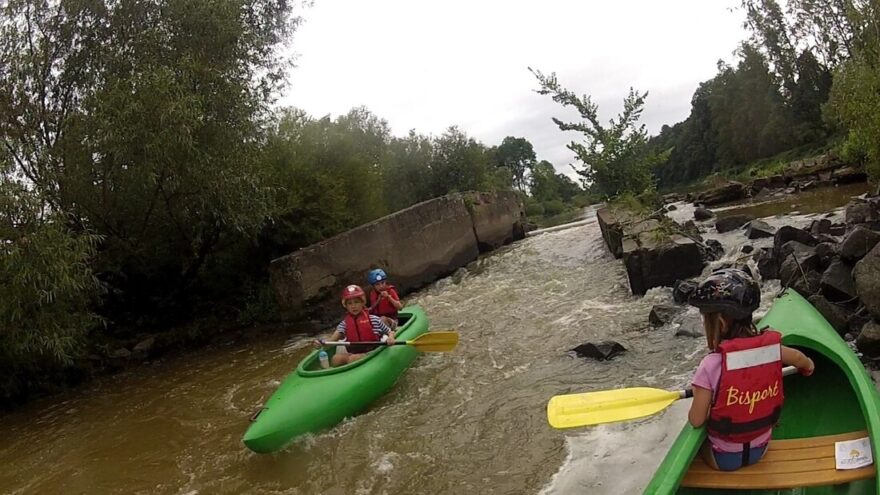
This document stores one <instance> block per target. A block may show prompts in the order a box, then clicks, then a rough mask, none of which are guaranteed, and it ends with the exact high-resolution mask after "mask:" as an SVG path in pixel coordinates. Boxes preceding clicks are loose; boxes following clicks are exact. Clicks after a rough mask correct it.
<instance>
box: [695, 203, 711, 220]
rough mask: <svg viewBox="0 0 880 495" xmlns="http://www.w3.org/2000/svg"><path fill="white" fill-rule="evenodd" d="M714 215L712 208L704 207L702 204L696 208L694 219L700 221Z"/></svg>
mask: <svg viewBox="0 0 880 495" xmlns="http://www.w3.org/2000/svg"><path fill="white" fill-rule="evenodd" d="M714 216H715V214H714V213H712V210H710V209H708V208H703V207H702V206H700V207H698V208H697V209H695V210H694V220H697V221H698V222H700V221H703V220H708V219H710V218H712V217H714Z"/></svg>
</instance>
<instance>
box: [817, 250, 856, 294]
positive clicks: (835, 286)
mask: <svg viewBox="0 0 880 495" xmlns="http://www.w3.org/2000/svg"><path fill="white" fill-rule="evenodd" d="M822 293H823V294H824V295H825V297H826V298H828V300H829V301H836V302H840V301H853V300H855V299H857V298H858V295H857V293H856V284H855V282H854V281H853V278H852V267H851V266H849V265H847V264H846V263H845V262H843V261H840V260H834V261H832V262H831V264H830V265H829V266H828V268H827V269H826V270H825V273H823V274H822Z"/></svg>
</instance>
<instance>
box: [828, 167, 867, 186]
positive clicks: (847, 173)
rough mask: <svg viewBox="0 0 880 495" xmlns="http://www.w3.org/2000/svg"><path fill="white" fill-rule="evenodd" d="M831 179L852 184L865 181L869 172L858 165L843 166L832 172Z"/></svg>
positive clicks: (838, 182)
mask: <svg viewBox="0 0 880 495" xmlns="http://www.w3.org/2000/svg"><path fill="white" fill-rule="evenodd" d="M831 179H832V180H833V181H834V182H835V183H836V184H852V183H853V182H865V181H866V180H868V174H867V173H866V172H865V170H864V169H862V168H858V167H842V168H839V169H837V170H835V171H834V172H833V173H832V174H831Z"/></svg>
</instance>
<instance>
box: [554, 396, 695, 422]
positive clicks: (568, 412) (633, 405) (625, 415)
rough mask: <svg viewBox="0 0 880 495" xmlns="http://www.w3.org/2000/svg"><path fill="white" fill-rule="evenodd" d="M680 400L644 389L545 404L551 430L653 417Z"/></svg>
mask: <svg viewBox="0 0 880 495" xmlns="http://www.w3.org/2000/svg"><path fill="white" fill-rule="evenodd" d="M679 398H680V392H669V391H667V390H660V389H656V388H648V387H635V388H621V389H618V390H603V391H601V392H587V393H582V394H569V395H557V396H555V397H553V398H552V399H550V401H549V402H548V403H547V421H548V422H550V426H552V427H554V428H560V429H561V428H576V427H578V426H590V425H598V424H602V423H615V422H618V421H627V420H630V419H636V418H643V417H645V416H650V415H652V414H656V413H658V412H660V411H662V410H664V409H666V408H667V407H669V405H670V404H672V403H673V402H675V401H676V400H678V399H679Z"/></svg>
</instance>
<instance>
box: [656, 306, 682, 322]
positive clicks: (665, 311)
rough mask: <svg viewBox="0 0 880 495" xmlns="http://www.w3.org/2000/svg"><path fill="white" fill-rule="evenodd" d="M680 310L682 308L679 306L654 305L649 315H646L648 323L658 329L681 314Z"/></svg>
mask: <svg viewBox="0 0 880 495" xmlns="http://www.w3.org/2000/svg"><path fill="white" fill-rule="evenodd" d="M682 310H683V308H682V307H681V306H670V305H668V304H655V305H654V307H652V308H651V313H650V314H649V315H648V321H649V322H651V325H654V326H655V327H659V326H662V325H665V324H667V323H669V322H671V321H672V319H673V318H675V315H677V314H679V313H681V312H682Z"/></svg>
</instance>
